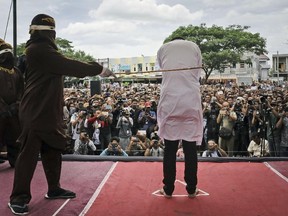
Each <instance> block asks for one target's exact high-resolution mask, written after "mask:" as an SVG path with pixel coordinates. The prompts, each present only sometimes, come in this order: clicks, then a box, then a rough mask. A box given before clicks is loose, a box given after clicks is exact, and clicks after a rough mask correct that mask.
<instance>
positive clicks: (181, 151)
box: [176, 142, 185, 159]
mask: <svg viewBox="0 0 288 216" xmlns="http://www.w3.org/2000/svg"><path fill="white" fill-rule="evenodd" d="M176 157H177V158H180V159H184V158H185V154H184V151H183V145H182V142H180V143H179V147H178V150H177V152H176Z"/></svg>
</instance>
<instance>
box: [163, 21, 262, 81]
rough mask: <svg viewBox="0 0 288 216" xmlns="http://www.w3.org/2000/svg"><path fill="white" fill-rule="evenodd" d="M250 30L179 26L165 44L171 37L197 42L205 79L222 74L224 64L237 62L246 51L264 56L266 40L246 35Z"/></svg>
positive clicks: (203, 25)
mask: <svg viewBox="0 0 288 216" xmlns="http://www.w3.org/2000/svg"><path fill="white" fill-rule="evenodd" d="M249 28H250V27H249V26H241V25H230V26H228V27H226V28H224V27H221V26H216V25H213V26H211V27H207V26H206V24H201V25H200V26H193V25H188V26H187V27H185V26H180V27H179V28H178V29H176V30H175V31H174V32H173V33H172V34H171V35H170V36H169V37H167V38H166V39H165V41H164V43H167V42H169V41H171V40H172V39H173V38H174V37H183V38H185V39H186V40H189V41H193V42H194V43H196V44H197V45H198V46H199V48H200V50H201V52H202V57H203V64H204V71H205V75H206V77H205V78H206V80H207V79H208V77H209V76H210V74H211V73H212V71H213V70H218V71H220V72H223V71H224V68H225V67H227V65H229V64H230V65H232V64H235V63H239V62H240V60H241V57H242V55H243V54H244V53H245V52H252V53H255V54H257V55H260V54H263V53H267V51H266V49H265V48H266V39H264V38H262V37H261V36H260V34H259V33H255V34H253V33H250V32H247V29H249ZM247 61H248V62H249V61H250V60H249V59H248V60H247Z"/></svg>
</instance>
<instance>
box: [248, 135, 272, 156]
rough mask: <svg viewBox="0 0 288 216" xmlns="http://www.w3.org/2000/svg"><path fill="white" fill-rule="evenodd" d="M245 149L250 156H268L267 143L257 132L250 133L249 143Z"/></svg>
mask: <svg viewBox="0 0 288 216" xmlns="http://www.w3.org/2000/svg"><path fill="white" fill-rule="evenodd" d="M247 151H248V152H249V154H250V156H251V157H263V156H264V157H267V156H269V144H268V141H267V140H266V139H264V138H261V136H260V134H259V133H257V132H256V133H254V134H252V137H251V141H250V144H249V146H248V149H247Z"/></svg>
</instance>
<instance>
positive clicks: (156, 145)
mask: <svg viewBox="0 0 288 216" xmlns="http://www.w3.org/2000/svg"><path fill="white" fill-rule="evenodd" d="M145 156H152V157H163V156H164V150H163V148H162V146H161V144H160V142H159V141H158V140H157V139H152V140H151V141H150V147H149V148H147V149H146V151H145Z"/></svg>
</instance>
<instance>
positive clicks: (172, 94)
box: [157, 40, 203, 144]
mask: <svg viewBox="0 0 288 216" xmlns="http://www.w3.org/2000/svg"><path fill="white" fill-rule="evenodd" d="M157 62H158V64H159V67H160V68H161V69H162V70H166V69H167V70H169V69H181V68H191V67H201V66H202V56H201V51H200V49H199V47H198V46H197V45H196V44H195V43H193V42H191V41H185V40H174V41H171V42H169V43H166V44H163V45H162V46H161V47H160V49H159V50H158V53H157ZM200 74H201V69H193V70H181V71H173V72H163V76H162V77H163V79H162V85H161V93H160V100H159V103H158V110H157V115H158V117H157V121H158V125H159V131H158V134H159V136H160V137H161V138H164V139H167V140H178V139H179V140H181V139H183V140H186V141H198V142H197V144H201V141H202V137H203V114H202V104H201V93H200V83H199V79H200Z"/></svg>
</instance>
